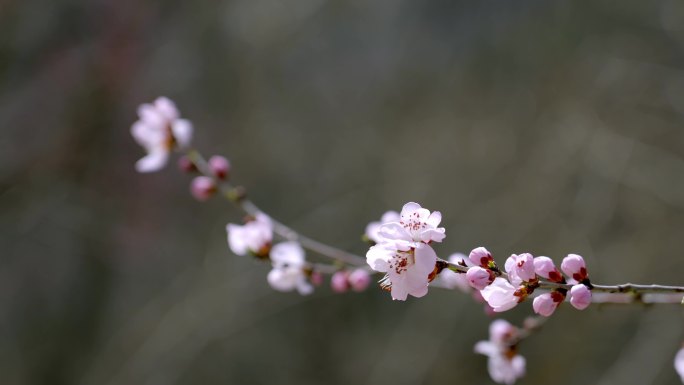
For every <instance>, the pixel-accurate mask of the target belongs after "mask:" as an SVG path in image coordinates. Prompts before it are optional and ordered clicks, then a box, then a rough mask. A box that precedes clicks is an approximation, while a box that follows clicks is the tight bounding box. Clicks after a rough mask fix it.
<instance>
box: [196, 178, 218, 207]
mask: <svg viewBox="0 0 684 385" xmlns="http://www.w3.org/2000/svg"><path fill="white" fill-rule="evenodd" d="M214 192H216V183H214V180H213V179H211V178H210V177H208V176H197V177H195V178H194V179H193V180H192V183H191V184H190V193H191V194H192V196H193V197H195V199H197V200H198V201H200V202H203V201H206V200H208V199H209V198H211V196H212V195H214Z"/></svg>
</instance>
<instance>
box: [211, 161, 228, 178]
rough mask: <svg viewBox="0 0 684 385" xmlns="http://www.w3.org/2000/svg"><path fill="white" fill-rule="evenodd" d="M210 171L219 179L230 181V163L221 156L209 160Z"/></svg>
mask: <svg viewBox="0 0 684 385" xmlns="http://www.w3.org/2000/svg"><path fill="white" fill-rule="evenodd" d="M208 163H209V169H210V170H211V172H212V173H214V175H215V176H216V177H217V178H219V179H228V175H229V174H230V162H229V161H228V159H226V158H225V157H223V156H221V155H214V156H212V157H211V158H209V162H208Z"/></svg>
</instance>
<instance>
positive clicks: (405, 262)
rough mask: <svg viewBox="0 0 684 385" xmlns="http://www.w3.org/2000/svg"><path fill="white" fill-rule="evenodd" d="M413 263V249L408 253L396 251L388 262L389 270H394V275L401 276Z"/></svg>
mask: <svg viewBox="0 0 684 385" xmlns="http://www.w3.org/2000/svg"><path fill="white" fill-rule="evenodd" d="M415 262H416V260H415V256H414V253H413V249H411V250H410V251H397V253H396V254H394V256H392V258H390V260H389V268H390V270H394V272H395V273H397V274H401V273H403V272H405V271H406V270H408V268H409V267H410V266H412V265H413V264H414V263H415Z"/></svg>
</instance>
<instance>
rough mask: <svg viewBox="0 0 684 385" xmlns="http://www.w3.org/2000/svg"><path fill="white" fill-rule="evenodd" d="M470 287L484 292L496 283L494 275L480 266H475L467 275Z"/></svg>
mask: <svg viewBox="0 0 684 385" xmlns="http://www.w3.org/2000/svg"><path fill="white" fill-rule="evenodd" d="M465 275H466V279H467V280H468V283H469V284H470V286H471V287H472V288H474V289H476V290H482V289H484V288H485V287H487V286H489V284H490V283H492V281H494V274H492V272H491V271H489V270H487V269H483V268H481V267H480V266H473V267H471V268H470V269H468V272H467V273H466V274H465Z"/></svg>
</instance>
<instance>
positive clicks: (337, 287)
mask: <svg viewBox="0 0 684 385" xmlns="http://www.w3.org/2000/svg"><path fill="white" fill-rule="evenodd" d="M330 287H331V288H332V290H333V291H334V292H335V293H344V292H346V291H347V290H349V282H347V272H345V271H338V272H335V274H333V275H332V277H331V278H330Z"/></svg>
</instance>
